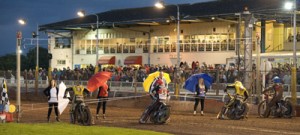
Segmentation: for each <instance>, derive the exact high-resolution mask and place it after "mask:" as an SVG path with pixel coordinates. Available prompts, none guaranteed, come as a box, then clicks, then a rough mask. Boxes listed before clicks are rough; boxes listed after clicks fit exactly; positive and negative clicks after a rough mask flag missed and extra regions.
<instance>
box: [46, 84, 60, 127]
mask: <svg viewBox="0 0 300 135" xmlns="http://www.w3.org/2000/svg"><path fill="white" fill-rule="evenodd" d="M58 91H59V90H58V88H57V86H56V81H55V80H51V83H50V85H49V87H47V88H46V89H45V90H44V94H45V95H46V96H47V97H48V103H49V108H48V115H47V121H48V122H50V115H51V112H52V107H53V106H54V110H55V115H56V121H58V122H60V119H59V116H58V108H57V106H58Z"/></svg>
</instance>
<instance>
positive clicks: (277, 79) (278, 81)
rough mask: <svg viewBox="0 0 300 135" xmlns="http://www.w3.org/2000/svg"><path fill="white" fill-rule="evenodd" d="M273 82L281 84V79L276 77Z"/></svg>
mask: <svg viewBox="0 0 300 135" xmlns="http://www.w3.org/2000/svg"><path fill="white" fill-rule="evenodd" d="M272 81H273V82H274V83H281V79H280V78H279V77H278V76H275V77H274V78H273V79H272Z"/></svg>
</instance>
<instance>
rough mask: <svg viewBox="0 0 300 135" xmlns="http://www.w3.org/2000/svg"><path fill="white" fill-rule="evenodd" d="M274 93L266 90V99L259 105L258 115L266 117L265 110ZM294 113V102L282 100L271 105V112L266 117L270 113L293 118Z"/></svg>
mask: <svg viewBox="0 0 300 135" xmlns="http://www.w3.org/2000/svg"><path fill="white" fill-rule="evenodd" d="M271 97H272V94H270V93H268V92H266V93H264V100H263V101H261V102H260V103H259V105H258V115H259V116H260V117H265V116H264V114H265V111H266V108H267V105H268V103H269V102H270V101H271ZM292 113H293V107H292V103H291V102H290V101H289V100H280V101H279V102H277V103H276V104H275V105H273V106H271V107H270V112H268V114H266V117H269V116H270V115H271V116H273V117H284V118H291V117H292Z"/></svg>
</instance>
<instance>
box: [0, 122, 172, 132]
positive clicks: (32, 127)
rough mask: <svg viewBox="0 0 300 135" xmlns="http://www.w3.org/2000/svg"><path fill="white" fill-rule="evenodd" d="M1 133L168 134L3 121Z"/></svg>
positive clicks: (61, 124)
mask: <svg viewBox="0 0 300 135" xmlns="http://www.w3.org/2000/svg"><path fill="white" fill-rule="evenodd" d="M0 131H1V134H2V135H70V134H72V135H93V134H95V135H168V134H166V133H160V132H154V131H146V130H136V129H127V128H115V127H98V126H80V125H72V124H68V123H39V124H25V123H4V124H0Z"/></svg>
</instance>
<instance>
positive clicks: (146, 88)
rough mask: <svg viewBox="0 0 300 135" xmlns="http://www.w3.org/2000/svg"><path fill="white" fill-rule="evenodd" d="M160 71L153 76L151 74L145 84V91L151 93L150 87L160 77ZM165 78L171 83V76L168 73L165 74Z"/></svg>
mask: <svg viewBox="0 0 300 135" xmlns="http://www.w3.org/2000/svg"><path fill="white" fill-rule="evenodd" d="M159 73H160V72H159V71H156V72H154V73H152V74H149V75H148V77H147V78H146V79H145V81H144V83H143V87H144V90H145V91H146V92H149V89H150V86H151V84H152V82H153V81H154V79H155V78H156V77H159ZM163 77H164V78H165V79H166V81H167V83H170V82H171V79H170V75H169V74H168V73H164V75H163Z"/></svg>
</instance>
